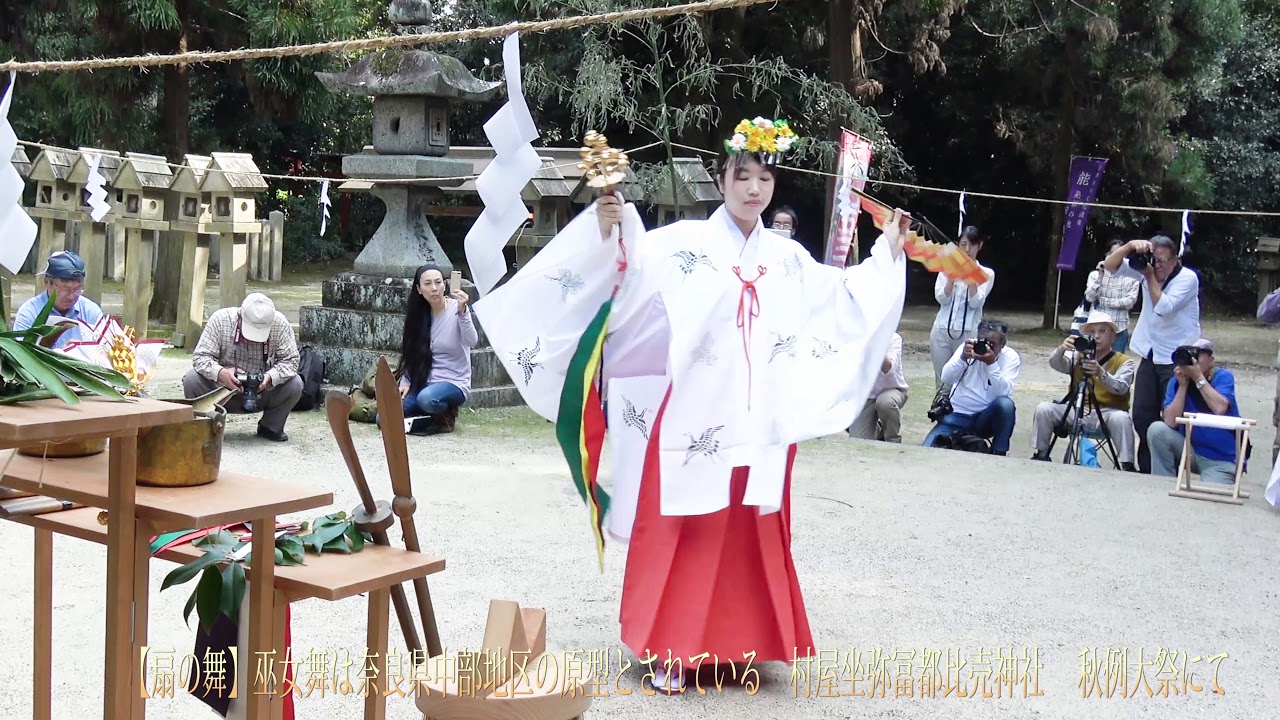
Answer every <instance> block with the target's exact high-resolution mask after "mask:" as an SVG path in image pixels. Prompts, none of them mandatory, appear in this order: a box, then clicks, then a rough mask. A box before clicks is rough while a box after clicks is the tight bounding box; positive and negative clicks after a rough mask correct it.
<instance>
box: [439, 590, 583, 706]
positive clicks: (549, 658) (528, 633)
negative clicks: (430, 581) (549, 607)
mask: <svg viewBox="0 0 1280 720" xmlns="http://www.w3.org/2000/svg"><path fill="white" fill-rule="evenodd" d="M546 650H547V614H546V612H545V611H544V610H542V609H533V608H521V607H520V606H519V605H518V604H516V603H514V602H512V601H510V600H493V601H491V602H490V603H489V619H488V622H487V623H486V624H485V628H484V645H483V647H482V648H481V650H479V651H471V652H464V653H460V654H459V655H458V657H457V658H456V659H446V658H443V657H437V658H433V659H432V660H431V661H430V662H429V663H428V666H427V668H426V673H425V674H426V675H427V677H426V679H424V680H423V681H422V682H423V688H422V693H421V695H420V696H419V698H418V709H419V710H421V711H422V715H423V718H424V720H581V719H582V718H583V717H584V713H586V711H587V709H588V708H590V707H591V701H592V697H593V696H592V695H591V694H590V693H589V692H587V690H586V688H585V687H583V685H584V684H585V683H587V682H589V680H590V678H586V677H581V676H579V677H573V673H572V672H569V671H568V668H565V667H559V665H560V662H559V659H558V658H556V656H555V654H553V653H547V651H546ZM540 667H541V668H542V671H541V672H539V668H540Z"/></svg>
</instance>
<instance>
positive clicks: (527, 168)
mask: <svg viewBox="0 0 1280 720" xmlns="http://www.w3.org/2000/svg"><path fill="white" fill-rule="evenodd" d="M502 68H503V74H504V75H505V79H506V81H507V102H506V104H505V105H503V106H502V108H501V109H500V110H498V112H496V113H494V115H493V117H491V118H489V122H487V123H485V124H484V134H485V136H486V137H487V138H489V144H490V145H491V146H492V147H493V150H494V158H493V162H491V163H489V165H488V167H486V168H485V169H484V172H483V173H481V174H480V177H479V178H477V179H476V192H477V193H478V194H479V195H480V198H481V200H483V202H484V211H483V212H481V213H480V217H478V218H476V222H475V224H474V225H472V226H471V230H470V231H469V232H468V233H467V238H466V241H465V248H466V253H467V264H468V265H469V266H470V268H471V279H472V281H473V282H474V283H475V284H476V290H477V291H479V293H480V294H481V295H484V294H485V293H487V292H489V291H490V290H491V289H493V286H494V285H497V284H498V281H499V280H501V279H502V276H503V275H504V274H506V260H505V259H504V257H503V254H502V249H503V248H504V247H506V245H507V241H508V240H510V239H511V236H512V235H514V234H515V232H516V230H518V229H520V226H521V225H523V224H524V223H525V221H527V220H528V219H529V208H528V207H526V206H525V204H524V200H522V199H521V198H520V192H521V191H522V190H524V187H525V186H526V185H528V184H529V181H530V180H532V179H533V176H534V174H535V173H537V172H538V168H539V167H540V166H541V165H542V159H541V158H539V157H538V153H537V151H535V150H534V149H533V145H531V143H532V142H533V141H534V140H536V139H537V138H538V129H537V128H536V127H534V124H533V116H532V115H531V114H530V113H529V106H528V105H527V104H526V103H525V99H524V87H523V85H522V84H521V80H520V34H519V33H512V34H511V35H508V36H507V39H506V40H505V41H504V42H503V44H502Z"/></svg>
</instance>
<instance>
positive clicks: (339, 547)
mask: <svg viewBox="0 0 1280 720" xmlns="http://www.w3.org/2000/svg"><path fill="white" fill-rule="evenodd" d="M324 549H325V550H328V551H330V552H337V553H342V554H344V555H349V554H351V548H349V547H347V536H346V535H342V534H339V535H338V536H337V537H335V538H333V539H332V540H330V541H329V542H327V543H325V544H324Z"/></svg>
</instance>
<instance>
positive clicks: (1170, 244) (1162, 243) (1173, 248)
mask: <svg viewBox="0 0 1280 720" xmlns="http://www.w3.org/2000/svg"><path fill="white" fill-rule="evenodd" d="M1151 247H1152V249H1155V248H1158V247H1162V248H1165V249H1166V250H1168V251H1169V252H1171V253H1173V254H1174V255H1175V256H1176V255H1177V254H1178V244H1177V243H1175V242H1174V241H1173V238H1171V237H1169V236H1168V235H1156V236H1155V237H1153V238H1151Z"/></svg>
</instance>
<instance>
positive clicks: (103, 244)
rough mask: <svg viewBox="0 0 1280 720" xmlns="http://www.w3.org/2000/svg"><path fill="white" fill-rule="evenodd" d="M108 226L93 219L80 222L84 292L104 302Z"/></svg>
mask: <svg viewBox="0 0 1280 720" xmlns="http://www.w3.org/2000/svg"><path fill="white" fill-rule="evenodd" d="M106 254H107V226H106V225H105V224H103V223H97V222H93V221H92V220H82V221H81V222H80V257H81V259H83V260H84V294H85V296H86V297H88V298H89V299H90V300H92V301H94V302H96V303H98V304H99V305H101V304H102V278H103V275H104V274H105V272H106Z"/></svg>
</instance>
